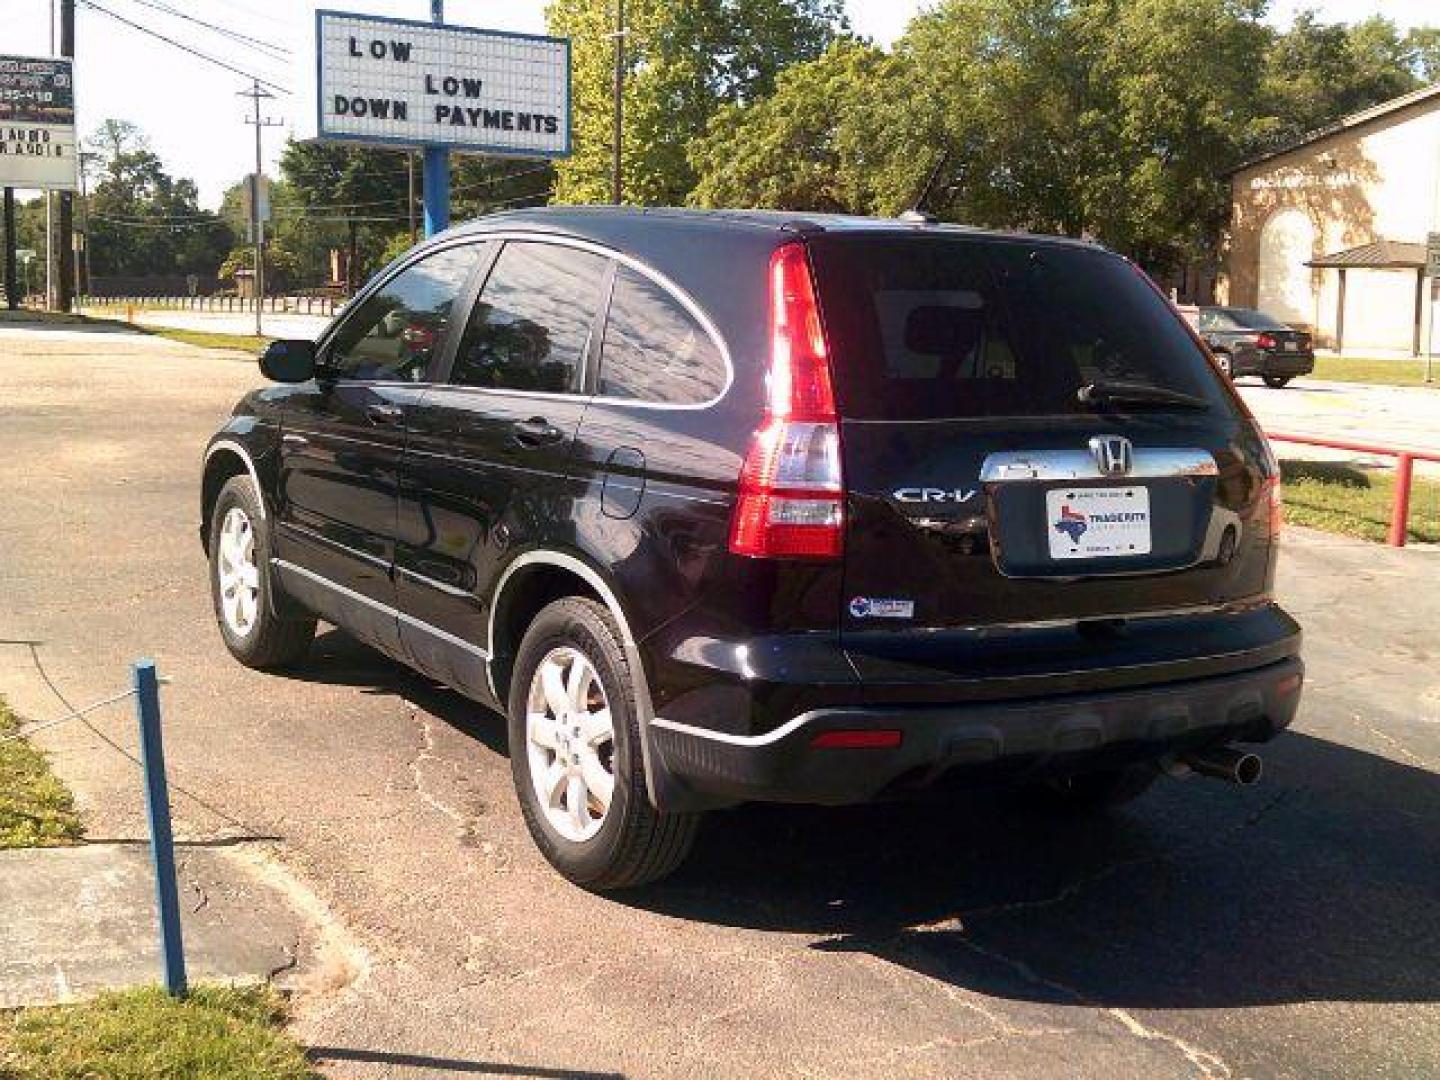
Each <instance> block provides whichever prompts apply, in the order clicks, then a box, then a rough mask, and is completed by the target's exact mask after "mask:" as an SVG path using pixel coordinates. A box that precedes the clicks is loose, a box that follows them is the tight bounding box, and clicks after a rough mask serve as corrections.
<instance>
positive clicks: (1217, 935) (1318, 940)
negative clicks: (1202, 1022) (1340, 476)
mask: <svg viewBox="0 0 1440 1080" xmlns="http://www.w3.org/2000/svg"><path fill="white" fill-rule="evenodd" d="M1267 767H1268V769H1269V775H1267V777H1266V780H1265V781H1264V782H1263V783H1262V784H1261V785H1260V786H1259V787H1257V788H1250V789H1243V788H1234V787H1227V786H1224V785H1220V784H1218V783H1214V782H1210V781H1201V780H1191V781H1188V782H1185V783H1179V782H1175V781H1169V780H1165V781H1161V783H1160V784H1158V785H1157V786H1156V787H1155V788H1154V789H1152V791H1151V792H1150V793H1149V794H1148V795H1146V796H1145V797H1144V798H1142V799H1141V800H1140V801H1138V802H1137V803H1134V804H1132V805H1131V806H1130V807H1127V808H1126V809H1124V810H1120V811H1115V812H1112V813H1111V814H1110V815H1108V816H1100V817H1096V818H1092V819H1088V820H1086V819H1070V820H1057V819H1055V818H1053V817H1048V816H1044V815H1041V814H1040V813H1038V812H1036V811H1034V810H1032V809H1030V808H1029V807H1028V806H1027V805H1026V804H1025V802H1024V801H1023V799H1022V798H1021V797H1020V796H1018V795H1014V794H1011V795H1002V794H995V795H993V796H989V797H982V796H967V797H965V798H951V799H948V800H943V801H942V800H936V801H931V802H926V803H916V804H892V805H879V806H871V807H855V808H848V809H840V810H827V809H810V808H785V807H762V806H755V807H743V808H740V809H738V810H734V811H729V812H726V813H722V814H715V815H713V816H712V819H711V820H710V822H709V827H708V828H707V829H706V830H705V831H704V832H702V834H701V837H700V840H699V843H698V845H697V847H696V850H695V853H694V855H693V856H692V857H691V860H690V862H688V863H687V864H686V866H685V867H683V868H682V869H681V871H680V872H679V873H678V874H677V875H676V876H675V877H674V878H672V879H671V880H670V881H668V882H664V883H661V884H659V885H657V886H654V887H652V888H650V889H648V890H643V891H640V892H637V893H634V894H629V893H627V894H621V895H619V896H617V899H618V900H620V901H622V902H624V903H628V904H632V905H634V906H637V907H643V908H646V909H649V910H654V911H658V912H663V913H666V914H669V915H677V916H681V917H686V918H693V919H703V920H706V921H709V922H716V923H720V924H726V925H735V926H743V927H750V928H755V929H762V930H778V931H784V932H791V933H805V934H813V935H823V940H821V941H819V942H816V943H815V944H814V945H813V946H812V947H814V948H816V949H820V950H825V951H832V952H863V953H868V954H870V955H873V956H876V957H879V958H882V959H884V960H887V961H890V962H893V963H896V964H899V965H901V966H903V967H906V968H909V969H912V970H914V971H917V972H920V973H923V974H925V975H927V976H930V977H932V978H935V979H938V980H940V981H942V982H945V983H948V984H952V985H955V986H959V987H965V988H968V989H971V990H976V991H980V992H983V993H986V994H991V995H998V996H1004V997H1012V998H1016V999H1024V1000H1030V1001H1044V1002H1061V1003H1072V1004H1073V1003H1084V1004H1090V1005H1100V1006H1105V1007H1136V1008H1227V1007H1234V1006H1244V1005H1264V1004H1277V1003H1291V1002H1301V1001H1311V1000H1322V1001H1375V1002H1391V1001H1395V1002H1400V1001H1405V1002H1430V1001H1437V1000H1440V830H1437V828H1436V822H1437V821H1440V776H1437V775H1436V774H1434V773H1432V772H1429V771H1427V770H1425V769H1420V768H1413V767H1411V766H1408V765H1404V764H1400V763H1397V762H1394V761H1390V760H1388V759H1386V758H1382V757H1378V756H1376V755H1373V754H1369V753H1365V752H1363V751H1360V750H1356V749H1353V748H1350V747H1347V746H1343V745H1339V744H1337V743H1334V742H1330V741H1327V740H1325V739H1322V738H1317V737H1314V736H1311V735H1306V734H1301V733H1295V732H1292V733H1290V734H1288V735H1286V736H1283V737H1282V738H1281V739H1279V740H1277V741H1276V742H1275V743H1272V744H1271V746H1270V748H1269V751H1268V752H1267Z"/></svg>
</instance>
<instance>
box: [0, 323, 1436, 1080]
mask: <svg viewBox="0 0 1440 1080" xmlns="http://www.w3.org/2000/svg"><path fill="white" fill-rule="evenodd" d="M257 383H258V374H257V372H256V370H255V367H254V364H253V362H252V361H250V360H248V359H245V358H241V357H235V356H230V355H227V354H220V353H214V352H206V351H203V350H197V349H191V348H188V347H184V346H179V345H174V344H171V343H168V342H160V341H156V340H155V339H145V338H138V337H135V336H132V335H122V334H96V333H93V332H87V333H79V332H74V331H67V330H49V331H44V330H41V331H26V330H20V329H14V328H5V327H0V492H3V503H0V506H3V511H4V512H3V515H0V638H3V639H7V640H10V641H34V642H38V643H39V644H37V645H36V646H35V648H34V650H33V652H32V650H31V649H30V648H29V647H26V646H13V645H11V646H0V692H3V693H5V694H6V695H7V696H8V697H9V699H10V701H11V703H12V705H14V707H15V708H16V709H17V711H19V712H20V713H22V714H23V715H25V716H27V717H29V718H32V719H43V718H44V717H46V716H49V715H53V714H55V713H56V712H58V711H59V710H60V708H61V706H60V703H59V702H58V701H57V699H56V696H55V693H56V690H57V689H58V691H59V692H60V693H61V694H63V695H64V696H65V697H66V698H67V699H68V700H70V701H71V702H74V703H82V702H85V701H89V700H94V699H98V698H100V697H103V696H106V695H107V694H109V693H112V692H114V691H115V690H116V689H118V688H121V687H123V686H124V684H125V680H126V678H127V666H128V664H129V662H130V661H131V660H132V659H133V658H135V657H138V656H142V655H148V656H153V657H155V658H156V660H157V661H158V664H159V667H160V670H161V672H162V673H163V674H167V675H169V676H171V677H172V678H173V679H174V682H173V683H172V684H171V685H169V686H168V687H166V688H165V691H164V695H163V697H164V708H165V716H166V721H167V739H168V746H167V751H168V754H169V758H170V763H171V767H172V778H173V780H174V782H175V783H178V784H179V785H180V786H181V787H182V788H184V790H185V791H186V792H188V793H189V795H188V796H187V795H183V794H182V795H176V796H175V800H176V810H177V814H178V822H177V830H178V832H179V833H180V835H181V836H182V837H183V838H185V839H188V840H215V839H238V840H239V841H240V842H242V843H243V842H244V840H245V838H246V837H252V836H257V837H272V838H275V839H273V840H272V841H270V843H271V844H273V845H275V847H276V850H277V851H278V853H279V856H280V858H282V859H283V860H284V863H285V865H286V867H287V868H288V870H289V872H290V873H292V874H293V875H295V876H296V877H297V878H298V879H300V880H301V881H303V882H304V883H305V885H306V886H307V887H308V888H309V889H311V890H313V893H314V895H315V896H316V897H317V898H318V900H317V903H318V904H320V905H323V908H324V911H325V912H326V913H327V916H328V917H330V918H333V919H334V920H336V921H337V922H338V923H339V924H341V925H342V926H343V929H344V931H345V933H346V934H347V935H348V936H349V937H350V938H351V939H353V940H354V941H356V942H358V943H359V945H360V946H361V947H363V950H364V954H365V957H366V963H365V964H363V965H357V966H354V967H351V968H347V969H346V970H345V971H344V973H343V974H342V975H340V976H337V977H336V978H335V979H333V980H331V981H330V982H327V983H322V984H320V985H318V986H315V987H312V988H311V989H310V990H308V991H307V992H306V993H305V994H304V995H302V997H301V998H300V999H299V1001H298V1013H299V1015H298V1021H297V1024H296V1033H297V1034H298V1036H299V1037H300V1038H301V1039H303V1040H304V1041H305V1042H306V1043H307V1044H309V1045H311V1046H312V1047H315V1048H316V1049H315V1053H316V1056H317V1059H318V1060H319V1061H320V1062H321V1063H322V1065H323V1067H324V1068H325V1069H326V1070H327V1071H328V1072H330V1073H331V1074H333V1075H336V1076H346V1077H350V1076H354V1077H367V1078H368V1077H381V1076H383V1077H396V1078H404V1080H408V1078H412V1077H421V1076H442V1075H447V1076H448V1075H477V1074H478V1075H486V1074H500V1075H512V1076H538V1077H560V1078H569V1077H579V1076H626V1077H634V1078H641V1077H645V1078H648V1077H693V1076H705V1077H736V1078H740V1077H744V1078H754V1077H768V1076H796V1077H800V1076H804V1077H825V1078H832V1077H887V1078H889V1077H911V1076H915V1077H919V1076H927V1077H928V1076H937V1077H939V1076H944V1077H952V1076H959V1075H964V1076H973V1077H990V1076H994V1077H1001V1076H1004V1077H1017V1076H1018V1077H1044V1076H1103V1077H1105V1078H1106V1080H1121V1078H1127V1077H1147V1078H1149V1077H1169V1076H1177V1077H1189V1076H1204V1077H1230V1076H1233V1077H1239V1076H1266V1077H1270V1076H1284V1077H1289V1076H1294V1077H1325V1076H1335V1077H1340V1076H1345V1077H1350V1076H1362V1075H1363V1076H1387V1077H1389V1076H1393V1077H1415V1076H1426V1075H1436V1074H1440V827H1437V823H1440V777H1437V775H1436V771H1437V768H1440V734H1437V728H1440V641H1437V636H1436V629H1435V628H1436V626H1437V623H1440V585H1437V574H1440V561H1437V560H1440V553H1436V552H1433V551H1412V550H1400V551H1397V550H1391V549H1387V548H1382V547H1379V546H1374V545H1368V544H1364V543H1361V542H1358V541H1350V540H1342V539H1338V538H1331V537H1326V536H1322V535H1320V534H1316V533H1308V532H1303V531H1299V530H1293V531H1292V532H1291V534H1290V535H1289V536H1288V537H1287V546H1286V551H1285V555H1284V557H1283V560H1282V565H1281V578H1280V586H1279V587H1280V593H1281V596H1282V599H1283V601H1284V603H1285V604H1286V605H1287V606H1288V607H1289V608H1290V609H1291V610H1292V611H1293V612H1294V613H1295V614H1296V616H1297V617H1298V618H1299V619H1300V620H1301V622H1302V623H1303V624H1304V625H1305V628H1306V632H1307V639H1306V641H1307V644H1306V657H1307V661H1308V663H1309V668H1310V679H1309V683H1308V685H1307V688H1306V691H1305V703H1304V706H1303V709H1302V713H1301V716H1300V719H1299V720H1298V722H1297V724H1296V727H1295V729H1294V730H1293V731H1292V732H1291V733H1289V734H1288V735H1286V736H1285V737H1283V738H1282V739H1280V740H1278V741H1277V742H1275V743H1274V744H1272V746H1271V747H1270V748H1269V749H1268V750H1267V751H1266V763H1267V775H1266V778H1265V780H1264V781H1263V782H1262V783H1261V784H1260V785H1259V786H1258V787H1256V788H1253V789H1237V788H1231V787H1226V786H1222V785H1220V784H1217V783H1211V782H1205V781H1192V782H1187V783H1179V782H1166V783H1164V784H1162V785H1160V786H1157V787H1156V788H1155V789H1154V790H1153V791H1152V793H1151V794H1149V795H1148V796H1147V797H1146V798H1145V799H1143V800H1142V801H1140V802H1139V803H1137V804H1135V805H1133V806H1132V807H1130V808H1127V809H1126V810H1124V811H1123V812H1120V813H1117V814H1115V815H1113V816H1112V817H1110V818H1108V819H1104V820H1099V821H1089V822H1085V821H1056V820H1054V819H1051V818H1047V817H1044V816H1041V815H1039V814H1038V813H1035V812H1032V811H1031V810H1030V809H1029V808H1027V807H1026V806H1024V805H1023V804H1022V803H1020V802H1018V801H1017V800H1015V799H1014V798H1007V797H1003V796H979V795H977V796H974V797H971V798H967V799H965V800H962V801H954V800H952V801H949V802H944V803H936V804H926V805H915V806H883V807H862V808H854V809H847V810H840V811H833V810H831V811H822V810H811V809H785V808H770V807H750V808H743V809H740V810H736V811H730V812H725V813H720V814H715V815H713V816H712V817H711V818H710V819H709V821H708V823H707V826H706V828H705V829H704V831H703V832H702V835H701V838H700V841H699V845H698V848H697V851H696V854H695V856H694V858H693V859H692V860H691V862H690V863H688V864H687V865H686V867H685V868H684V869H683V870H682V871H681V873H679V874H678V875H676V877H675V878H673V879H671V880H670V881H669V882H666V883H664V884H662V885H659V886H656V887H653V888H649V889H646V890H642V891H639V892H636V893H634V894H630V895H625V896H615V897H604V898H602V897H595V896H591V895H589V894H587V893H584V892H582V891H580V890H578V889H575V888H573V887H572V886H570V885H568V884H566V883H565V882H564V881H562V880H561V879H559V878H558V877H557V876H556V875H555V874H554V873H552V872H551V871H550V870H549V868H548V867H547V866H546V865H545V864H544V862H543V861H542V860H541V858H540V856H539V855H538V854H537V853H536V852H535V850H534V848H533V847H532V845H531V843H530V841H529V838H528V836H527V835H526V833H525V830H524V827H523V824H522V823H521V821H520V817H519V814H518V812H517V810H516V807H515V803H514V798H513V795H512V792H511V788H510V776H509V767H508V762H507V760H506V750H505V744H504V732H503V724H502V722H501V720H500V719H499V718H498V717H496V716H494V715H492V714H489V713H487V712H485V711H484V710H482V709H479V708H478V707H476V706H474V705H472V704H470V703H469V702H467V701H466V700H464V699H463V698H461V697H459V696H458V695H456V694H454V693H452V692H450V691H447V690H445V689H443V688H441V687H438V686H436V685H434V684H432V683H430V682H428V681H427V680H425V679H423V678H421V677H419V676H416V675H413V674H410V673H408V672H406V671H405V670H403V669H402V668H400V667H398V666H397V665H394V664H392V663H390V662H388V661H386V660H384V659H382V658H381V657H379V656H378V655H376V654H375V653H373V652H370V651H368V650H366V649H364V648H362V647H361V646H359V645H356V644H355V643H353V642H352V641H351V640H350V639H348V638H347V637H345V636H344V635H343V634H340V633H338V632H335V631H328V630H327V631H322V634H321V636H320V637H319V639H318V641H317V646H316V649H315V653H314V657H313V660H312V662H311V663H309V664H308V666H306V667H305V668H304V669H303V670H302V671H300V672H298V673H296V674H293V675H290V676H288V677H280V676H274V675H261V674H257V673H254V672H250V671H247V670H246V669H244V668H241V667H240V666H239V665H238V664H236V663H234V662H233V661H232V660H231V659H230V658H229V657H228V655H227V654H226V653H225V651H224V648H223V646H222V645H221V642H220V638H219V635H218V632H217V631H216V629H215V626H214V622H213V617H212V614H211V610H210V603H209V597H208V592H207V587H206V576H205V575H206V565H205V561H204V559H203V557H202V553H201V551H200V547H199V543H198V540H197V538H196V531H195V530H196V524H197V517H198V486H199V484H198V479H199V470H200V456H199V455H200V450H201V448H202V446H203V443H204V440H205V438H206V437H207V435H208V434H209V433H210V432H211V431H212V430H213V429H214V428H215V427H216V426H217V425H218V424H219V423H221V422H222V420H223V419H224V417H225V416H226V415H227V414H228V412H229V410H230V408H231V407H232V405H233V403H234V401H235V399H236V398H237V397H238V396H239V395H240V394H241V393H242V392H243V391H244V390H245V389H246V388H248V387H251V386H254V385H257ZM1286 393H1289V391H1287V392H1286ZM1415 393H1423V391H1415ZM1431 397H1432V399H1434V400H1436V401H1440V395H1431ZM1407 407H1408V406H1407ZM36 657H38V659H39V666H37V664H36V662H35V658H36ZM93 719H94V722H95V726H96V730H95V731H92V730H89V729H86V728H84V727H81V726H78V725H74V724H72V725H66V726H64V727H60V728H55V729H52V730H50V731H47V732H45V733H43V734H42V735H41V736H39V740H40V741H41V742H42V743H43V744H44V745H45V746H46V747H47V748H48V749H50V750H52V751H54V753H55V755H56V757H55V761H56V767H57V769H58V770H59V772H60V774H61V775H62V776H63V777H64V778H65V779H66V780H67V781H68V782H69V783H70V784H71V785H72V787H73V788H74V789H75V791H76V793H77V796H78V799H79V803H80V807H81V810H82V813H83V814H84V815H85V817H86V820H87V823H88V826H89V828H90V830H91V832H92V833H93V834H95V835H98V836H105V837H108V838H117V839H124V838H126V837H139V836H142V835H143V829H144V819H143V804H142V801H141V796H140V790H139V785H138V781H137V777H136V775H135V772H134V770H133V766H132V765H131V764H130V763H129V762H128V761H126V760H125V759H124V758H123V757H121V756H120V755H119V754H117V753H116V752H115V750H114V749H113V748H112V747H111V746H109V745H108V744H107V742H106V741H105V740H109V741H110V742H114V743H116V744H118V745H119V746H121V747H122V748H125V749H133V746H134V735H133V720H132V718H131V716H130V714H129V713H128V711H126V710H124V709H119V710H111V711H108V712H101V713H97V714H95V716H94V717H93ZM102 736H103V738H102ZM191 796H194V797H191ZM197 798H198V799H202V800H203V804H202V803H201V802H199V801H196V800H197Z"/></svg>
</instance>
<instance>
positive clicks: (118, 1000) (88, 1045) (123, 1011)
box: [0, 986, 316, 1080]
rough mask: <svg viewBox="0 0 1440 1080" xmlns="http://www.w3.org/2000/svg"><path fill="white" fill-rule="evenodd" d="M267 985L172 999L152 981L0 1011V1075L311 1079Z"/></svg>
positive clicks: (36, 1079) (48, 1079)
mask: <svg viewBox="0 0 1440 1080" xmlns="http://www.w3.org/2000/svg"><path fill="white" fill-rule="evenodd" d="M284 1018H285V1014H284V1008H283V1005H282V1003H281V1001H280V998H279V996H278V995H277V994H276V993H275V992H274V991H273V990H270V989H269V988H257V989H233V988H230V987H220V986H197V987H195V988H193V989H192V990H191V992H190V994H189V996H187V997H185V998H183V999H180V1000H176V999H174V998H171V997H169V996H168V995H167V994H166V993H165V992H164V991H163V990H161V989H160V988H158V987H148V988H145V989H141V990H128V991H124V992H119V993H115V992H112V993H106V994H102V995H100V996H99V997H98V998H96V999H94V1000H93V1001H88V1002H84V1003H83V1004H79V1005H59V1006H55V1007H52V1008H42V1009H24V1010H21V1011H20V1012H18V1013H14V1014H8V1015H7V1014H0V1076H4V1077H6V1078H11V1077H13V1078H14V1080H79V1078H81V1077H105V1078H106V1080H150V1078H154V1077H174V1078H177V1080H179V1078H181V1077H205V1078H206V1080H311V1078H313V1077H315V1076H316V1074H315V1072H314V1071H313V1070H312V1069H311V1068H310V1066H309V1063H308V1062H307V1061H306V1059H305V1053H304V1051H303V1050H302V1049H301V1048H300V1047H299V1046H297V1045H296V1044H295V1043H294V1042H293V1041H291V1040H290V1039H289V1038H287V1037H286V1036H285V1034H284V1032H283V1031H282V1030H281V1025H282V1024H283V1022H284Z"/></svg>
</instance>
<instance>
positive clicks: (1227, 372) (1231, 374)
mask: <svg viewBox="0 0 1440 1080" xmlns="http://www.w3.org/2000/svg"><path fill="white" fill-rule="evenodd" d="M1215 365H1216V367H1218V368H1219V369H1220V374H1222V375H1224V376H1225V377H1226V378H1227V379H1230V380H1231V381H1232V382H1233V381H1234V379H1235V358H1234V357H1232V356H1231V355H1230V354H1229V353H1228V352H1225V351H1224V350H1223V349H1222V350H1221V351H1219V352H1217V353H1216V354H1215Z"/></svg>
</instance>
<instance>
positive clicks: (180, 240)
mask: <svg viewBox="0 0 1440 1080" xmlns="http://www.w3.org/2000/svg"><path fill="white" fill-rule="evenodd" d="M88 153H89V155H90V156H91V161H90V162H88V163H87V165H90V166H91V167H93V168H94V169H95V171H96V175H97V178H98V179H97V180H96V182H94V185H93V187H92V189H91V191H90V193H89V198H88V199H87V203H88V233H89V243H90V266H91V272H92V273H94V274H95V275H96V276H97V277H102V276H106V275H112V274H123V275H135V276H148V275H177V274H199V275H203V276H208V275H211V274H213V273H215V271H216V269H217V267H218V266H219V264H220V261H221V260H222V259H223V258H224V256H225V253H226V252H227V251H229V250H230V248H231V246H232V245H233V244H234V235H233V233H232V232H231V230H230V227H229V226H228V225H227V224H226V223H225V222H224V220H222V219H221V218H220V216H219V215H217V214H214V213H211V212H210V211H207V210H201V209H200V205H199V193H198V191H197V190H196V187H195V182H194V181H193V180H189V179H185V178H179V179H177V178H175V177H172V176H171V175H170V174H169V173H168V172H166V171H165V167H164V163H163V162H162V161H161V160H160V158H159V157H158V156H157V155H156V154H155V153H154V152H152V151H151V150H150V148H149V145H148V143H147V142H146V140H145V136H144V134H143V133H142V132H141V131H140V129H139V128H138V127H136V126H135V125H134V124H131V123H129V122H127V121H123V120H106V121H105V122H104V123H103V124H101V125H100V127H99V128H98V129H97V130H96V131H95V133H94V134H93V135H92V136H91V138H90V140H89V146H88ZM42 212H43V211H42Z"/></svg>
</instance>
